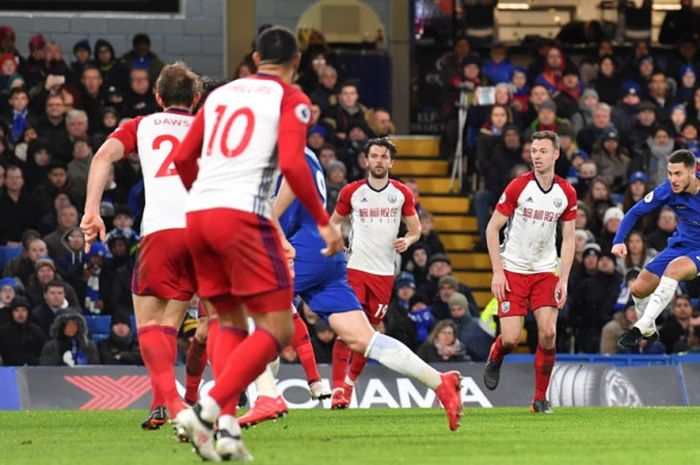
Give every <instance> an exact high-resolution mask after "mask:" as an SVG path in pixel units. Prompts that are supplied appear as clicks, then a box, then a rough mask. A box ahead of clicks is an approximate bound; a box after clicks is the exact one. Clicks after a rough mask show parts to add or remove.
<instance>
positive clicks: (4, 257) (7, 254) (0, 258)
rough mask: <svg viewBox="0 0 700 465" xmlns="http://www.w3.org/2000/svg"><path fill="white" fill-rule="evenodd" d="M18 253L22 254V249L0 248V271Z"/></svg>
mask: <svg viewBox="0 0 700 465" xmlns="http://www.w3.org/2000/svg"><path fill="white" fill-rule="evenodd" d="M20 253H22V247H8V246H6V245H3V246H0V270H2V269H4V268H5V265H7V263H8V262H9V261H10V260H12V259H13V258H15V257H16V256H17V255H19V254H20Z"/></svg>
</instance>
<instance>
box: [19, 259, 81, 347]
mask: <svg viewBox="0 0 700 465" xmlns="http://www.w3.org/2000/svg"><path fill="white" fill-rule="evenodd" d="M34 270H35V271H34V274H32V275H31V276H30V277H29V279H28V281H27V284H26V286H25V289H26V295H27V298H28V299H29V302H30V303H31V304H32V307H36V306H38V305H41V303H42V302H44V301H45V293H46V286H47V285H48V284H49V283H51V282H53V281H57V282H59V283H61V284H62V286H63V294H64V296H65V298H66V302H67V304H68V305H70V306H71V307H73V308H82V306H81V305H80V300H79V298H78V294H77V293H76V292H75V288H74V287H73V286H72V285H71V284H70V283H69V282H67V281H65V280H64V279H63V277H62V276H61V275H59V274H58V271H57V269H56V264H55V263H54V261H53V260H52V259H51V257H41V258H40V259H38V260H37V261H36V263H35V264H34ZM42 329H43V328H42ZM47 334H48V332H47Z"/></svg>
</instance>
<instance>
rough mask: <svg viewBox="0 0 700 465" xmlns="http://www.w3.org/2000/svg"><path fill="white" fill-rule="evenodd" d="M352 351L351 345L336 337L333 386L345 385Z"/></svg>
mask: <svg viewBox="0 0 700 465" xmlns="http://www.w3.org/2000/svg"><path fill="white" fill-rule="evenodd" d="M351 353H352V352H350V347H348V346H347V344H345V342H343V341H342V340H341V339H340V338H336V339H335V343H334V344H333V370H332V371H333V373H332V376H333V388H337V387H342V386H343V382H345V374H346V373H347V371H348V362H350V354H351Z"/></svg>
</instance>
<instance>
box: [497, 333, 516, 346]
mask: <svg viewBox="0 0 700 465" xmlns="http://www.w3.org/2000/svg"><path fill="white" fill-rule="evenodd" d="M519 343H520V332H518V333H513V334H506V333H502V334H501V344H502V345H503V347H504V348H507V349H514V348H515V347H518V344H519Z"/></svg>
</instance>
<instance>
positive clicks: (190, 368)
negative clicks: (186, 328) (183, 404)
mask: <svg viewBox="0 0 700 465" xmlns="http://www.w3.org/2000/svg"><path fill="white" fill-rule="evenodd" d="M206 349H207V347H206V344H202V343H201V342H199V340H197V338H193V339H192V342H191V343H190V347H189V349H188V350H187V361H186V362H185V373H186V375H185V400H186V401H187V402H189V403H191V404H192V403H194V402H197V398H198V397H199V384H200V383H201V382H202V374H203V373H204V369H205V368H206V366H207V360H208V358H207V350H206Z"/></svg>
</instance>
